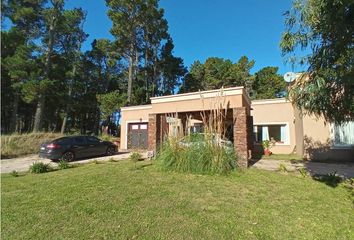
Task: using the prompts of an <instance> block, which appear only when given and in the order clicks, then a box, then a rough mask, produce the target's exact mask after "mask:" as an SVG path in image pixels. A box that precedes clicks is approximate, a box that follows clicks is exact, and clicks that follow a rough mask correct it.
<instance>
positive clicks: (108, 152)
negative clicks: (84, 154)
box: [106, 147, 116, 156]
mask: <svg viewBox="0 0 354 240" xmlns="http://www.w3.org/2000/svg"><path fill="white" fill-rule="evenodd" d="M115 152H116V151H115V149H114V147H108V148H107V150H106V155H108V156H112V155H113V154H114V153H115Z"/></svg>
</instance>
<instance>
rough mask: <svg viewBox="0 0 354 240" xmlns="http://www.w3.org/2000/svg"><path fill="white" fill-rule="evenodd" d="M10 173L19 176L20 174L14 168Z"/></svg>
mask: <svg viewBox="0 0 354 240" xmlns="http://www.w3.org/2000/svg"><path fill="white" fill-rule="evenodd" d="M10 175H11V176H13V177H18V176H19V174H18V172H17V171H16V170H13V171H12V172H11V173H10Z"/></svg>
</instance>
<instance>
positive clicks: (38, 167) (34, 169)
mask: <svg viewBox="0 0 354 240" xmlns="http://www.w3.org/2000/svg"><path fill="white" fill-rule="evenodd" d="M50 170H51V168H50V166H49V164H45V163H42V162H34V163H32V165H31V166H30V168H29V171H30V173H35V174H39V173H46V172H49V171H50Z"/></svg>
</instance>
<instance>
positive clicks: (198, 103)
mask: <svg viewBox="0 0 354 240" xmlns="http://www.w3.org/2000/svg"><path fill="white" fill-rule="evenodd" d="M217 102H218V101H217V99H216V98H205V99H203V100H202V99H200V98H199V99H192V100H183V99H181V100H179V101H173V102H172V101H171V102H157V103H153V104H152V110H151V113H178V112H195V111H203V110H209V109H211V108H216V107H217V106H216V103H217ZM218 103H219V104H222V105H223V106H224V107H228V108H230V109H232V108H235V107H240V106H243V104H244V103H243V100H242V95H236V96H226V97H220V99H219V102H218Z"/></svg>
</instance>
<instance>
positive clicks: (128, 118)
mask: <svg viewBox="0 0 354 240" xmlns="http://www.w3.org/2000/svg"><path fill="white" fill-rule="evenodd" d="M150 111H151V105H146V106H144V105H142V106H136V107H128V108H122V118H121V126H120V148H121V149H124V150H125V149H127V144H128V143H127V136H128V129H127V125H128V123H133V122H146V123H148V122H149V113H150ZM148 128H149V127H148ZM148 131H149V129H148Z"/></svg>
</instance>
